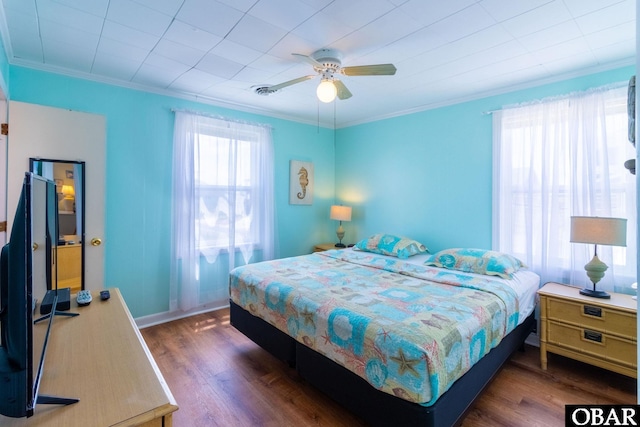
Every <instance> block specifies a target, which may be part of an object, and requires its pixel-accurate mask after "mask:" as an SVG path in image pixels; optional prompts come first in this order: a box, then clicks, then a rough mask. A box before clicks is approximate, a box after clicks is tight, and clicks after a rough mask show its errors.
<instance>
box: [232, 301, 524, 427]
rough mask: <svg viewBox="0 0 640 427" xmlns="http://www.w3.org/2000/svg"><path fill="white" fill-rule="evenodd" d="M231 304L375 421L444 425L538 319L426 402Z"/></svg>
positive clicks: (458, 416) (275, 346) (322, 386)
mask: <svg viewBox="0 0 640 427" xmlns="http://www.w3.org/2000/svg"><path fill="white" fill-rule="evenodd" d="M230 305H231V309H230V311H231V324H232V325H233V326H234V327H235V328H236V329H238V330H239V331H240V332H242V333H243V334H244V335H246V336H247V337H248V338H250V339H251V340H252V341H254V342H255V343H256V344H258V345H260V346H261V347H262V348H264V349H265V350H267V351H268V352H269V353H271V354H272V355H274V356H275V357H276V358H278V359H280V360H283V361H284V362H286V363H288V364H289V366H291V367H295V368H296V370H297V371H298V373H299V375H300V376H301V377H302V378H304V379H305V380H306V381H308V382H309V383H310V384H312V385H313V386H315V387H316V388H317V389H319V390H321V391H323V392H324V393H325V394H327V395H328V396H329V397H331V398H332V399H334V400H335V401H337V402H338V403H340V404H341V405H342V406H344V407H345V408H347V409H348V410H349V411H351V412H352V413H353V414H355V415H356V416H358V417H359V418H361V419H362V420H363V421H365V422H366V423H367V424H369V425H372V426H389V425H420V426H434V427H435V426H437V427H441V426H453V425H457V424H460V423H461V422H462V420H463V418H464V416H465V415H466V413H467V411H468V410H469V409H470V407H471V405H472V404H473V402H474V401H475V399H476V398H477V397H478V395H479V394H480V393H481V392H482V390H483V389H484V388H485V387H486V386H487V384H489V382H490V381H491V379H492V378H493V377H494V376H495V375H496V374H497V373H498V371H499V370H500V368H501V367H502V365H503V364H504V363H505V362H506V361H507V359H508V358H509V357H510V356H511V354H512V353H513V352H514V351H515V350H517V349H519V348H523V344H524V341H525V340H526V339H527V337H528V336H529V334H530V333H531V331H532V330H533V328H534V325H535V316H534V313H531V314H530V315H529V317H527V319H525V321H524V322H522V323H521V324H520V325H519V326H518V327H517V328H516V329H514V330H513V331H512V332H511V333H510V334H509V335H507V336H506V337H504V339H503V340H502V341H501V342H500V344H499V345H498V346H497V347H495V348H494V349H492V350H491V351H490V352H489V354H487V355H486V356H485V357H483V358H482V359H480V360H479V361H478V362H477V363H476V364H475V365H474V366H473V367H472V368H471V370H469V371H468V372H467V373H466V374H464V375H463V376H462V377H461V378H459V379H458V380H457V381H456V382H455V383H453V385H452V386H451V388H450V389H449V390H447V391H446V392H445V393H444V394H443V395H442V396H440V398H439V399H438V400H437V401H436V402H435V404H433V405H431V406H422V405H419V404H416V403H412V402H408V401H406V400H403V399H400V398H398V397H396V396H392V395H390V394H387V393H384V392H381V391H379V390H376V389H375V388H374V387H372V386H371V385H370V384H369V383H368V382H367V381H366V380H364V379H362V378H361V377H359V376H358V375H356V374H354V373H352V372H350V371H349V370H347V369H346V368H344V367H342V366H340V365H338V364H337V363H335V362H333V361H332V360H330V359H328V358H326V357H325V356H323V355H321V354H320V353H318V352H316V351H314V350H311V349H310V348H308V347H307V346H305V345H304V344H301V343H299V342H297V341H296V340H294V339H293V338H291V337H290V336H288V335H287V334H285V333H284V332H282V331H280V330H279V329H277V328H276V327H274V326H272V325H270V324H269V323H267V322H265V321H264V320H262V319H260V318H258V317H256V316H254V315H252V314H251V313H249V312H248V311H246V310H244V309H243V308H242V307H240V306H238V305H237V304H235V303H234V302H233V301H230ZM534 312H535V311H534Z"/></svg>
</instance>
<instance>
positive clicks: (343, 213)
mask: <svg viewBox="0 0 640 427" xmlns="http://www.w3.org/2000/svg"><path fill="white" fill-rule="evenodd" d="M329 218H331V219H335V220H337V221H351V207H349V206H339V205H333V206H331V213H330V214H329Z"/></svg>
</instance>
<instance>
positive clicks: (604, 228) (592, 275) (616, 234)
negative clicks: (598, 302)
mask: <svg viewBox="0 0 640 427" xmlns="http://www.w3.org/2000/svg"><path fill="white" fill-rule="evenodd" d="M571 242H572V243H592V244H594V245H595V247H594V252H593V253H594V254H593V259H591V261H589V262H588V263H587V264H586V265H585V266H584V269H585V270H586V271H587V276H589V279H591V282H592V283H593V289H587V288H585V289H582V290H581V291H580V293H581V294H582V295H586V296H590V297H595V298H611V295H609V294H608V293H606V292H604V291H597V290H596V283H598V282H599V281H600V279H602V278H603V277H604V272H605V271H606V270H607V268H608V267H607V264H605V263H604V262H602V261H600V259H599V258H598V245H609V246H627V220H626V219H624V218H602V217H590V216H572V217H571Z"/></svg>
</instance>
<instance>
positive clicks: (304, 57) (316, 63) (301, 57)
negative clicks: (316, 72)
mask: <svg viewBox="0 0 640 427" xmlns="http://www.w3.org/2000/svg"><path fill="white" fill-rule="evenodd" d="M291 55H293V56H297V57H298V58H300V59H302V60H303V61H307V62H308V63H309V64H311V65H313V66H314V67H322V64H321V63H319V62H318V61H316V60H315V59H313V58H312V57H310V56H308V55H303V54H301V53H292V54H291Z"/></svg>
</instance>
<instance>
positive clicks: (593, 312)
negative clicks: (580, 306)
mask: <svg viewBox="0 0 640 427" xmlns="http://www.w3.org/2000/svg"><path fill="white" fill-rule="evenodd" d="M584 314H586V315H588V316H595V317H602V309H601V308H600V307H592V306H589V305H585V306H584Z"/></svg>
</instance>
